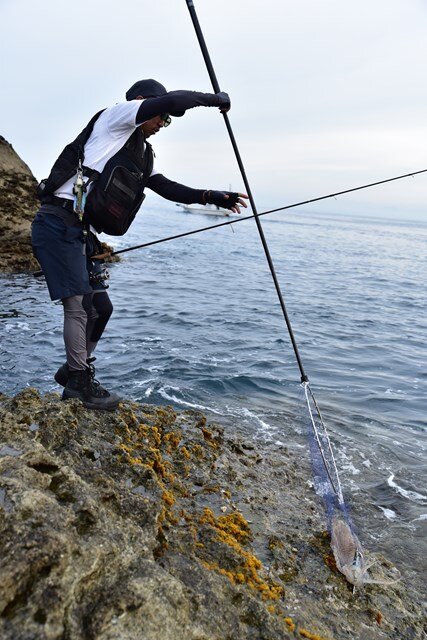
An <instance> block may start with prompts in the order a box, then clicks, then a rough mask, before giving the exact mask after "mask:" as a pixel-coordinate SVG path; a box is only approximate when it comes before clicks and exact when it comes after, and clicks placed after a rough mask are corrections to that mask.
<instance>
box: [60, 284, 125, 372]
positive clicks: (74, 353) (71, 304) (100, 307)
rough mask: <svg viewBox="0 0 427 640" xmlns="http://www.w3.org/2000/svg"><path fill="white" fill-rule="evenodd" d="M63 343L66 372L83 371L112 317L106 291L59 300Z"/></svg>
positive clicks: (111, 308) (111, 309)
mask: <svg viewBox="0 0 427 640" xmlns="http://www.w3.org/2000/svg"><path fill="white" fill-rule="evenodd" d="M62 304H63V306H64V342H65V351H66V353H67V363H68V366H69V368H70V369H72V370H78V369H85V368H86V367H87V359H88V358H89V357H90V356H91V354H92V353H93V351H94V349H95V347H96V345H97V343H98V340H99V339H100V337H101V336H102V334H103V332H104V329H105V327H106V325H107V322H108V320H109V319H110V316H111V314H112V313H113V305H112V304H111V300H110V298H109V297H108V294H107V292H106V291H93V292H92V293H88V294H86V295H84V296H71V297H70V298H63V299H62Z"/></svg>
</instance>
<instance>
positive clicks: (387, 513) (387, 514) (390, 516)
mask: <svg viewBox="0 0 427 640" xmlns="http://www.w3.org/2000/svg"><path fill="white" fill-rule="evenodd" d="M378 508H379V509H381V511H382V512H383V514H384V515H385V517H386V518H387V520H395V519H396V518H397V513H396V512H395V511H393V509H386V508H385V507H381V506H380V505H378Z"/></svg>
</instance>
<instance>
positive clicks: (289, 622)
mask: <svg viewBox="0 0 427 640" xmlns="http://www.w3.org/2000/svg"><path fill="white" fill-rule="evenodd" d="M285 622H286V624H287V625H288V627H289V631H291V632H292V633H293V632H294V631H295V622H294V621H293V620H292V618H285Z"/></svg>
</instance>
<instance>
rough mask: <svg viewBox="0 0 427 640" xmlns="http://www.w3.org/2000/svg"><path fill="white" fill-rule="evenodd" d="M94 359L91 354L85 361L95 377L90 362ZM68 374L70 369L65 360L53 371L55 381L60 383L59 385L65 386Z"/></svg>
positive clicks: (93, 368) (93, 376)
mask: <svg viewBox="0 0 427 640" xmlns="http://www.w3.org/2000/svg"><path fill="white" fill-rule="evenodd" d="M95 360H96V358H95V356H92V357H91V358H88V359H87V360H86V362H87V363H88V365H89V369H90V371H91V375H92V378H95V367H94V366H93V364H92V363H93V362H95ZM69 375H70V369H69V366H68V363H67V362H66V363H65V364H62V365H61V366H60V367H59V369H58V371H57V372H56V373H55V375H54V378H55V382H57V383H58V384H60V385H61V387H65V385H66V384H67V381H68V376H69Z"/></svg>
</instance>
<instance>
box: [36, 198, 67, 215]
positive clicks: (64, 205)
mask: <svg viewBox="0 0 427 640" xmlns="http://www.w3.org/2000/svg"><path fill="white" fill-rule="evenodd" d="M42 204H55V205H56V206H57V207H62V208H63V209H66V210H67V211H71V212H74V201H73V200H68V199H67V198H57V196H48V197H47V198H43V199H42Z"/></svg>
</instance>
